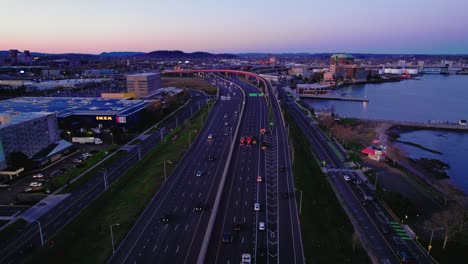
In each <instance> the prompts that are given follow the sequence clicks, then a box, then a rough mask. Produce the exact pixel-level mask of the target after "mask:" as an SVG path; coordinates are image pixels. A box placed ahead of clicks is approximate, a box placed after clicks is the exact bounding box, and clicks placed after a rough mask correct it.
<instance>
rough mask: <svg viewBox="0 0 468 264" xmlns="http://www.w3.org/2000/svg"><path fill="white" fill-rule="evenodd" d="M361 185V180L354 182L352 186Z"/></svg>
mask: <svg viewBox="0 0 468 264" xmlns="http://www.w3.org/2000/svg"><path fill="white" fill-rule="evenodd" d="M361 183H362V181H361V180H354V184H356V185H357V184H361Z"/></svg>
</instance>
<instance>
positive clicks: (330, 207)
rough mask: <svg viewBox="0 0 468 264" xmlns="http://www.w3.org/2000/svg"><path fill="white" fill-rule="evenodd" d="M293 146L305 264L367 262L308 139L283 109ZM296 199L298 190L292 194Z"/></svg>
mask: <svg viewBox="0 0 468 264" xmlns="http://www.w3.org/2000/svg"><path fill="white" fill-rule="evenodd" d="M285 115H286V116H285V120H286V121H287V123H288V125H289V126H290V127H291V129H290V131H291V137H292V145H293V147H294V154H295V155H294V165H293V171H294V181H295V186H296V187H297V188H298V189H300V190H302V191H303V200H302V215H301V227H302V236H303V243H304V253H305V257H306V261H307V262H308V263H359V264H360V263H370V260H369V258H368V256H367V254H366V252H365V251H364V249H363V248H362V247H361V245H360V243H359V239H358V238H357V236H356V234H355V232H354V228H353V226H352V224H351V223H350V221H349V219H348V216H347V215H346V213H345V212H344V210H343V208H342V207H341V204H340V203H339V201H338V199H337V198H336V196H335V193H334V192H333V190H332V188H331V186H330V184H329V182H328V181H327V179H326V178H325V177H326V176H324V175H323V174H322V171H321V169H320V166H319V165H318V164H317V163H316V162H314V157H313V153H312V151H311V148H310V144H309V141H308V140H307V138H306V137H305V135H304V134H303V133H302V131H301V129H300V128H299V127H298V126H297V125H296V124H295V123H294V121H292V120H293V119H292V118H291V117H290V116H289V115H288V113H287V111H286V112H285ZM296 198H297V200H298V201H299V193H297V195H296Z"/></svg>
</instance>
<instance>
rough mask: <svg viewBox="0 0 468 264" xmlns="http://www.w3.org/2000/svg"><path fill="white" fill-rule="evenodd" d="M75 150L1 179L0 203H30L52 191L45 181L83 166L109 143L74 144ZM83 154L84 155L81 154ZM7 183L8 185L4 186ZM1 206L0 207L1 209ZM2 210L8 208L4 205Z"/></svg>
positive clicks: (0, 209)
mask: <svg viewBox="0 0 468 264" xmlns="http://www.w3.org/2000/svg"><path fill="white" fill-rule="evenodd" d="M76 147H77V151H75V152H73V153H72V154H69V155H68V156H66V157H63V158H62V159H60V160H58V161H57V162H55V163H53V164H51V165H48V166H47V167H45V168H42V169H39V170H35V171H32V172H26V173H22V174H20V176H18V177H16V178H14V179H13V180H12V181H4V180H3V181H2V184H3V185H4V187H2V188H1V189H0V205H1V206H6V205H15V204H30V202H24V201H35V200H38V199H36V198H35V197H37V198H39V197H40V198H43V197H44V195H46V192H47V193H52V192H54V189H53V188H45V187H47V186H48V185H47V183H48V182H49V181H51V180H52V179H53V178H55V177H58V176H60V175H63V174H65V173H67V172H70V171H71V170H73V169H75V168H76V167H80V166H84V164H85V163H86V162H87V159H89V157H91V156H92V155H93V154H94V153H97V152H99V151H101V150H103V149H106V148H108V147H109V145H106V144H102V145H91V144H89V145H88V144H84V145H76ZM83 154H85V155H83ZM6 185H9V186H6ZM2 208H3V207H0V211H2V210H3V209H2ZM4 210H10V209H8V207H6V208H5V209H4Z"/></svg>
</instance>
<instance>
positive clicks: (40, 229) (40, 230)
mask: <svg viewBox="0 0 468 264" xmlns="http://www.w3.org/2000/svg"><path fill="white" fill-rule="evenodd" d="M34 222H36V223H37V224H38V225H39V235H40V236H41V245H42V246H44V237H43V236H42V227H41V222H39V221H38V220H36V221H34Z"/></svg>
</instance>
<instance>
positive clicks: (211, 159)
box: [208, 155, 216, 161]
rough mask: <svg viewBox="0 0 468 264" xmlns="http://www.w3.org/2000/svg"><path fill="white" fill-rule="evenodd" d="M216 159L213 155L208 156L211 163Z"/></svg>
mask: <svg viewBox="0 0 468 264" xmlns="http://www.w3.org/2000/svg"><path fill="white" fill-rule="evenodd" d="M215 159H216V158H215V157H214V156H212V155H210V156H208V160H209V161H214V160H215Z"/></svg>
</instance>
